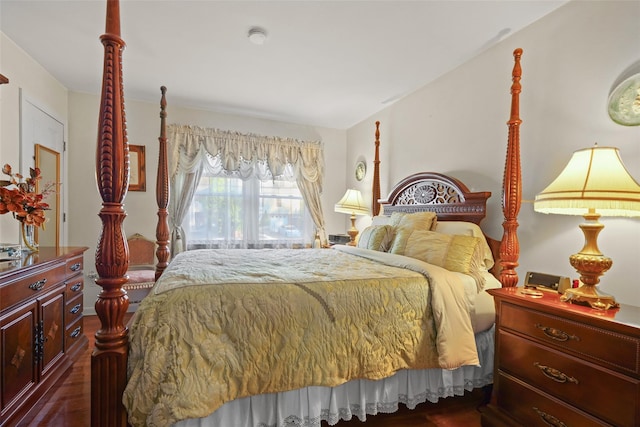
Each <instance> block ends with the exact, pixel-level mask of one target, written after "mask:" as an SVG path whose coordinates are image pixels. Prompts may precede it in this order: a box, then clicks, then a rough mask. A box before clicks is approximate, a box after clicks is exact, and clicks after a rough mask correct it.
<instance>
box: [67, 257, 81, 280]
mask: <svg viewBox="0 0 640 427" xmlns="http://www.w3.org/2000/svg"><path fill="white" fill-rule="evenodd" d="M66 269H67V276H73V275H74V274H77V273H78V272H80V271H82V270H83V269H84V257H83V256H82V255H76V256H74V257H72V258H69V259H68V260H67V266H66Z"/></svg>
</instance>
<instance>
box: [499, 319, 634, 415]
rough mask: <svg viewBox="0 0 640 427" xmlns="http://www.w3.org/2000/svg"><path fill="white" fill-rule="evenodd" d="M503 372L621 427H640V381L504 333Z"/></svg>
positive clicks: (502, 341)
mask: <svg viewBox="0 0 640 427" xmlns="http://www.w3.org/2000/svg"><path fill="white" fill-rule="evenodd" d="M498 339H499V340H500V349H501V350H500V354H499V359H500V369H501V370H502V371H504V372H506V373H509V374H511V375H513V376H514V377H517V378H519V379H520V380H522V381H523V382H525V383H527V384H529V385H530V386H532V387H535V388H538V389H540V390H542V391H544V392H546V393H549V394H551V395H553V396H555V397H557V398H558V399H560V400H562V401H563V402H568V403H571V404H572V405H576V406H580V407H581V408H584V410H585V411H587V412H589V413H591V414H592V415H595V416H597V417H598V418H601V419H603V420H605V421H608V422H610V423H612V424H615V425H620V426H633V425H639V424H640V420H637V419H636V416H637V415H636V405H637V402H638V401H639V400H640V380H635V379H633V378H630V377H625V376H623V375H621V374H618V373H616V372H613V371H609V370H606V369H602V368H600V367H598V366H595V365H593V364H591V363H588V362H583V361H581V360H579V359H576V358H574V357H571V356H567V355H564V354H562V353H560V352H558V351H555V350H552V349H550V348H546V347H544V346H542V345H539V344H536V343H534V342H532V341H529V340H526V339H523V338H521V337H519V336H516V335H513V334H511V333H509V332H504V331H502V330H501V331H500V332H499V337H498Z"/></svg>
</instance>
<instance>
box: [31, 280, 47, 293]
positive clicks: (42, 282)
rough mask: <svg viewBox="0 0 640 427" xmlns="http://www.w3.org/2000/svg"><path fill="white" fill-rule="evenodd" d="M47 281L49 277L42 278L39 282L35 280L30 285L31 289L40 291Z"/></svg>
mask: <svg viewBox="0 0 640 427" xmlns="http://www.w3.org/2000/svg"><path fill="white" fill-rule="evenodd" d="M46 283H47V279H40V280H38V281H37V282H33V283H32V284H30V285H29V289H32V290H34V291H39V290H41V289H42V288H44V285H45V284H46Z"/></svg>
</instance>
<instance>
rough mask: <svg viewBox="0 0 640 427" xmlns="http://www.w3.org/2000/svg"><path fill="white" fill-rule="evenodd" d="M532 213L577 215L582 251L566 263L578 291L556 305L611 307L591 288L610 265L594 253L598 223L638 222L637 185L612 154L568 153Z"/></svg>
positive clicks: (609, 299)
mask: <svg viewBox="0 0 640 427" xmlns="http://www.w3.org/2000/svg"><path fill="white" fill-rule="evenodd" d="M533 209H534V210H535V211H536V212H542V213H552V214H563V215H582V216H583V217H584V219H585V221H586V222H584V223H583V224H581V225H580V228H581V229H582V232H583V233H584V238H585V242H584V247H583V248H582V250H581V251H580V252H578V253H577V254H574V255H571V256H570V257H569V262H570V263H571V265H572V266H573V267H574V268H575V269H576V271H577V272H578V273H580V280H581V281H582V283H583V285H582V286H580V287H579V288H575V289H568V290H567V291H566V292H565V293H564V295H563V296H562V297H561V300H562V301H566V302H574V303H579V304H585V305H590V306H591V307H593V308H599V309H608V308H612V307H617V306H618V305H619V304H618V303H616V301H615V299H614V297H613V296H611V295H606V294H603V293H601V292H600V291H599V290H598V289H597V287H596V285H597V284H598V283H599V282H600V276H602V275H603V274H604V273H605V272H606V271H607V270H609V268H611V265H612V264H613V260H612V259H611V258H608V257H605V256H604V255H603V254H602V253H601V252H600V250H599V249H598V243H597V238H598V234H599V233H600V231H602V229H603V228H604V225H603V224H601V223H600V222H599V221H598V219H599V218H600V216H601V215H604V216H628V217H633V216H640V185H639V184H638V183H637V182H636V181H635V180H634V179H633V177H632V176H631V175H630V174H629V172H628V171H627V169H626V168H625V166H624V164H623V163H622V160H621V159H620V154H619V152H618V149H617V148H614V147H598V145H597V144H596V145H595V146H594V147H592V148H585V149H582V150H578V151H576V152H575V153H573V156H572V157H571V159H570V160H569V163H568V164H567V166H565V168H564V170H563V171H562V172H561V173H560V175H559V176H558V177H557V178H556V179H555V181H553V182H552V183H551V184H550V185H549V186H548V187H547V188H545V189H544V190H543V191H542V192H541V193H540V194H538V195H537V196H536V198H535V202H534V204H533Z"/></svg>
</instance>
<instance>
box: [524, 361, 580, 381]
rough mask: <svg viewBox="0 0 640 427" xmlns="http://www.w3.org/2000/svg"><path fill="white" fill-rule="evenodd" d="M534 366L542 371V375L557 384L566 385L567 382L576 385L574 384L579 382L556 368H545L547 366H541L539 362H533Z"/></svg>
mask: <svg viewBox="0 0 640 427" xmlns="http://www.w3.org/2000/svg"><path fill="white" fill-rule="evenodd" d="M533 365H534V366H535V367H536V368H538V369H540V371H542V373H543V374H544V376H545V377H547V378H550V379H552V380H554V381H556V382H559V383H566V382H570V383H574V384H578V380H577V379H576V378H574V377H570V376H568V375H567V374H565V373H564V372H561V371H559V370H557V369H555V368H552V367H550V366H545V365H541V364H540V363H538V362H533Z"/></svg>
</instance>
